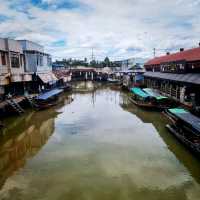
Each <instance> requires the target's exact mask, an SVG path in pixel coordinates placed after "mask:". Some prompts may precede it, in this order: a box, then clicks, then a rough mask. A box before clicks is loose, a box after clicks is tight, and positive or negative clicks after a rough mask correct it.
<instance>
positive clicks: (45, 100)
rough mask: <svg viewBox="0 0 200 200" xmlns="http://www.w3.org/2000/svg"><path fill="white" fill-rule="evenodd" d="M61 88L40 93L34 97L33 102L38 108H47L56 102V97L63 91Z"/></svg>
mask: <svg viewBox="0 0 200 200" xmlns="http://www.w3.org/2000/svg"><path fill="white" fill-rule="evenodd" d="M63 91H64V90H63V89H53V90H50V91H48V92H45V93H42V94H40V95H39V96H38V97H36V98H35V104H36V106H37V108H38V109H40V110H42V109H47V108H49V107H51V106H54V105H56V104H57V103H58V97H59V95H60V94H61V93H63Z"/></svg>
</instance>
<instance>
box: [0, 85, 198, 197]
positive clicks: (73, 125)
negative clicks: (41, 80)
mask: <svg viewBox="0 0 200 200" xmlns="http://www.w3.org/2000/svg"><path fill="white" fill-rule="evenodd" d="M73 99H74V101H73V103H71V104H70V105H66V102H65V101H64V103H63V105H61V106H60V107H54V109H55V110H56V111H53V108H52V109H49V110H47V111H41V112H39V113H38V114H39V115H40V116H38V119H37V116H35V117H34V115H35V114H33V116H30V119H29V125H28V126H27V127H26V128H23V126H22V124H25V120H24V122H21V126H17V125H16V126H15V127H21V130H20V131H19V134H18V135H17V136H16V137H10V138H9V137H8V139H7V140H5V141H4V142H3V144H4V148H2V151H3V150H4V149H5V151H6V152H7V154H2V155H8V156H7V157H9V153H8V152H9V148H6V145H5V144H6V143H7V142H6V141H8V140H9V139H11V138H13V140H14V141H18V140H20V138H21V137H22V138H24V137H27V138H29V137H30V135H35V136H37V137H39V138H40V140H41V141H40V140H39V141H38V140H37V139H36V141H38V143H39V145H35V142H34V140H33V139H32V142H30V141H29V140H30V139H27V140H26V142H25V143H23V142H21V145H22V144H23V145H27V146H31V147H30V148H27V149H29V150H28V151H25V153H23V154H22V155H21V156H19V158H20V159H18V160H23V162H24V163H26V164H25V165H24V166H23V164H21V165H20V166H17V164H15V165H16V166H17V167H16V169H18V170H17V171H15V173H13V172H14V170H11V171H10V172H9V173H10V174H9V173H8V172H6V174H7V176H6V177H8V176H9V178H7V181H5V180H6V177H5V178H4V180H2V181H3V182H5V183H4V185H3V187H2V188H1V190H0V199H1V200H11V199H14V200H18V199H21V200H22V199H24V200H29V199H30V200H32V199H48V200H62V199H63V200H64V199H70V200H71V199H73V200H87V199H95V200H102V199H103V200H112V199H115V200H122V199H123V200H130V199H137V200H144V199H148V200H155V199H162V200H177V199H181V200H188V199H189V200H196V199H199V198H198V197H199V196H200V184H199V183H198V182H197V181H198V179H199V177H200V176H199V172H198V171H197V170H199V168H200V163H198V162H197V161H196V163H195V159H194V158H193V157H192V156H190V154H188V153H187V152H186V151H185V153H184V150H183V148H182V146H181V145H179V144H178V143H177V144H176V142H175V141H176V140H174V138H173V137H171V138H170V134H169V133H167V132H165V131H166V130H165V124H166V123H165V122H166V121H165V120H166V118H165V117H164V116H162V115H161V113H159V112H157V113H156V114H155V113H154V112H142V111H141V110H139V109H138V107H136V106H134V105H133V104H129V103H128V102H127V101H126V100H127V99H128V96H127V94H123V93H120V92H119V91H116V90H111V89H110V88H109V87H106V86H103V87H102V88H101V89H97V90H95V92H90V93H89V92H86V93H82V92H80V93H78V92H77V93H75V94H73ZM66 101H67V100H66ZM58 111H59V112H60V113H59V114H58V113H57V112H58ZM50 112H52V113H55V112H56V113H55V116H54V115H53V114H52V115H53V116H52V117H50V118H48V117H47V118H46V119H45V115H50ZM145 113H146V114H145ZM31 118H32V119H31ZM43 118H44V119H43ZM54 119H55V120H54ZM33 120H36V121H37V123H36V124H38V125H35V124H34V123H32V122H31V121H33ZM39 121H41V122H39ZM46 121H47V122H46ZM46 123H47V124H46ZM32 126H34V127H35V129H34V128H33V127H32ZM47 126H48V127H47ZM49 126H50V128H49ZM29 129H30V130H29ZM12 130H15V129H12ZM34 130H35V131H34ZM24 132H26V133H24ZM38 132H39V133H38ZM52 132H53V135H52ZM9 133H10V134H11V135H12V131H10V132H9ZM22 133H24V134H22ZM38 134H39V136H38ZM20 135H22V136H21V137H20ZM24 135H28V136H24ZM43 135H44V136H43ZM51 135H52V136H51ZM50 136H51V137H50ZM168 137H169V138H168ZM17 138H19V139H18V140H17ZM31 138H32V137H31ZM33 138H34V137H33ZM41 138H46V142H47V140H48V142H47V144H46V145H43V148H42V149H41V145H42V144H44V143H45V139H44V140H43V139H41ZM22 140H23V139H22ZM36 144H37V143H36ZM23 145H22V146H23ZM8 146H9V145H8ZM13 146H14V145H13ZM35 146H36V147H35ZM176 146H177V147H176ZM11 147H12V146H11ZM21 148H22V147H21ZM179 148H180V149H179ZM39 149H40V151H39V152H38V150H39ZM13 152H15V151H13ZM36 152H38V153H37V155H36V156H34V157H32V158H31V159H28V160H27V158H30V157H31V156H32V155H34V154H35V153H36ZM18 154H19V155H20V152H19V153H18ZM5 157H6V156H5ZM185 160H186V162H185ZM189 161H190V163H191V166H190V164H189V165H188V163H187V162H189ZM3 162H5V163H6V162H7V160H6V158H4V160H3V161H2V162H1V163H3ZM17 162H18V161H17V159H15V163H17ZM23 162H22V163H23ZM192 165H194V166H192ZM7 166H8V167H10V166H11V165H10V164H7ZM7 166H6V165H5V164H4V168H5V169H4V170H3V169H1V173H2V174H3V172H4V171H6V167H7ZM19 168H21V169H19ZM12 173H13V174H12ZM3 182H2V184H3Z"/></svg>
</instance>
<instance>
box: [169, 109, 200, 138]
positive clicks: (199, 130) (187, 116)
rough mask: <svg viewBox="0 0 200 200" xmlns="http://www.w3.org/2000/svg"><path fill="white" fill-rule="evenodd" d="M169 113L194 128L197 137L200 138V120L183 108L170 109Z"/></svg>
mask: <svg viewBox="0 0 200 200" xmlns="http://www.w3.org/2000/svg"><path fill="white" fill-rule="evenodd" d="M168 112H169V113H170V114H171V115H173V116H175V117H176V118H178V119H179V120H181V121H183V122H184V123H186V124H187V125H188V126H189V127H190V128H192V129H193V130H194V131H193V133H194V134H195V135H198V136H200V118H198V117H196V116H195V115H193V114H191V113H190V112H189V111H187V110H185V109H183V108H172V109H168Z"/></svg>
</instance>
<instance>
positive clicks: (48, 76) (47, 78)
mask: <svg viewBox="0 0 200 200" xmlns="http://www.w3.org/2000/svg"><path fill="white" fill-rule="evenodd" d="M38 76H39V77H40V79H41V80H42V82H43V83H49V84H50V85H52V84H54V83H55V82H56V81H57V80H58V79H57V78H56V76H55V75H54V74H53V73H52V72H47V73H39V74H38Z"/></svg>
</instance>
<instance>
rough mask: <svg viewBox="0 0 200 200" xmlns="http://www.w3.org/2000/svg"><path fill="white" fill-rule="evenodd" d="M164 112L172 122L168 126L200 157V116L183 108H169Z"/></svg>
mask: <svg viewBox="0 0 200 200" xmlns="http://www.w3.org/2000/svg"><path fill="white" fill-rule="evenodd" d="M164 114H165V116H167V118H168V119H169V120H170V122H171V124H167V125H166V128H167V129H168V130H169V131H170V132H171V133H172V134H173V135H174V136H175V137H176V138H177V139H178V140H179V141H180V142H182V143H183V144H184V145H185V146H186V147H188V149H190V150H191V151H193V152H194V153H196V154H197V155H198V156H199V157H200V118H198V117H196V116H195V115H193V114H192V113H190V112H189V111H187V110H185V109H183V108H172V109H168V110H166V111H165V112H164Z"/></svg>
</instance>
